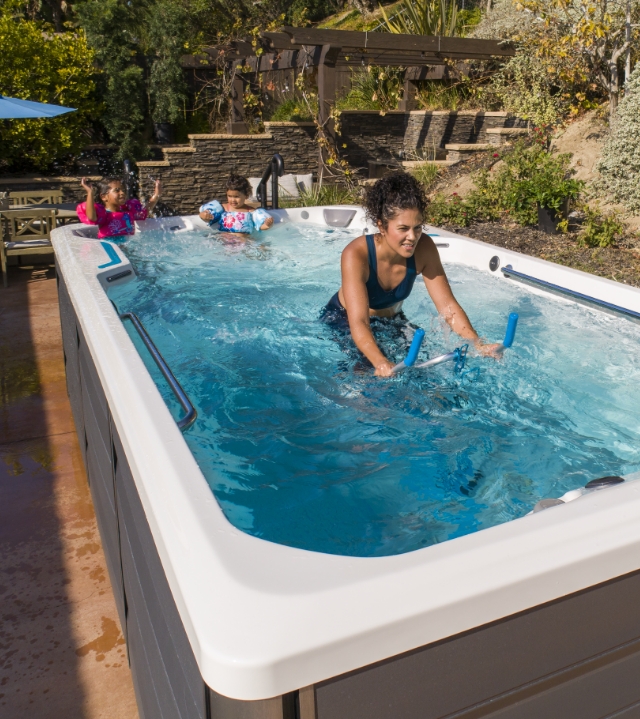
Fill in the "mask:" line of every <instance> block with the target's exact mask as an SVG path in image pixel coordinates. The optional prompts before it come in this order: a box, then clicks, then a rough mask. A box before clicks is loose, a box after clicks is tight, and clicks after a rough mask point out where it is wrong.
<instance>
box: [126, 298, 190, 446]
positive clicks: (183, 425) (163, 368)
mask: <svg viewBox="0 0 640 719" xmlns="http://www.w3.org/2000/svg"><path fill="white" fill-rule="evenodd" d="M120 319H121V320H130V321H131V324H132V325H133V326H134V327H135V328H136V332H137V333H138V334H139V335H140V339H141V340H142V341H143V342H144V346H145V347H146V348H147V349H148V350H149V354H150V355H151V356H152V357H153V361H154V362H155V363H156V365H158V369H159V370H160V372H162V376H163V377H164V378H165V379H166V380H167V384H168V385H169V387H171V391H172V392H173V394H174V395H175V396H176V399H177V400H178V402H180V404H181V406H182V409H183V410H184V411H185V412H186V413H187V414H186V415H185V416H184V417H183V418H182V419H181V420H180V421H178V422H176V424H177V425H178V427H179V428H180V429H181V430H182V431H183V432H184V430H185V429H187V428H189V427H191V425H192V424H193V423H194V422H195V421H196V417H197V416H198V413H197V412H196V408H195V407H194V406H193V405H192V404H191V400H190V399H189V398H188V397H187V395H186V393H185V391H184V390H183V389H182V387H181V386H180V383H179V382H178V380H177V379H176V378H175V377H174V375H173V372H172V371H171V370H170V369H169V365H168V364H167V363H166V361H165V359H164V357H163V356H162V355H161V354H160V351H159V350H158V348H157V347H156V346H155V345H154V344H153V340H152V339H151V337H149V334H148V332H147V330H146V329H145V328H144V325H143V324H142V322H140V319H139V318H138V316H137V315H136V314H134V313H133V312H124V313H123V314H121V315H120Z"/></svg>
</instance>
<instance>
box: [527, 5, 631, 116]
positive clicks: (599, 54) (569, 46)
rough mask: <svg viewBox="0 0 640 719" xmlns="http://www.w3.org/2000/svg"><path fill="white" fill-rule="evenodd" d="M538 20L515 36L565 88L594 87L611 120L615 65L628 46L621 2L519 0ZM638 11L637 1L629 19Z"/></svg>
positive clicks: (615, 96) (616, 90)
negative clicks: (599, 90)
mask: <svg viewBox="0 0 640 719" xmlns="http://www.w3.org/2000/svg"><path fill="white" fill-rule="evenodd" d="M521 6H522V7H523V8H524V9H525V10H526V11H529V12H531V13H533V14H534V16H535V17H536V19H537V20H538V22H534V23H532V24H531V25H530V26H529V30H528V32H527V34H526V36H525V35H522V36H520V38H519V39H520V40H521V41H522V42H523V43H525V44H526V46H527V49H528V51H530V52H532V53H533V54H535V56H536V57H538V58H539V59H540V60H541V61H542V62H543V63H544V65H545V67H546V68H547V69H548V71H549V72H550V73H551V74H556V75H557V76H558V77H559V79H560V80H561V81H562V82H563V84H564V85H565V86H567V85H569V86H570V85H579V84H582V85H584V84H587V83H589V82H592V83H596V84H597V85H599V86H600V87H601V88H602V90H603V91H604V92H605V94H606V95H608V97H609V115H610V118H611V119H613V116H614V114H615V111H616V108H617V106H618V98H619V94H620V73H619V69H618V64H619V61H620V60H621V58H623V57H624V56H625V54H626V52H627V50H628V49H629V47H630V45H631V42H632V37H630V38H629V39H627V37H625V35H626V32H627V27H628V21H627V16H626V7H627V2H626V0H591V1H590V2H589V3H586V2H582V1H581V0H522V5H521ZM638 14H639V7H638V3H637V1H636V2H634V3H633V4H632V6H631V16H632V18H633V17H634V16H635V17H637V16H638Z"/></svg>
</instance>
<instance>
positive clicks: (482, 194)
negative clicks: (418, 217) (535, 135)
mask: <svg viewBox="0 0 640 719" xmlns="http://www.w3.org/2000/svg"><path fill="white" fill-rule="evenodd" d="M570 157H571V156H570V155H553V154H551V153H549V152H547V151H546V150H545V149H544V147H543V145H542V144H539V143H535V144H533V145H527V144H526V143H524V142H523V141H520V142H518V143H517V144H516V145H515V146H514V148H513V149H512V150H511V151H510V152H507V153H506V154H505V155H504V156H503V158H502V159H503V164H502V166H500V167H499V168H498V169H496V170H494V171H493V172H492V171H489V170H483V171H481V172H480V173H478V174H477V175H476V176H475V178H474V180H475V183H476V188H475V189H474V190H473V191H472V192H471V193H469V195H467V197H466V198H465V199H464V200H462V199H461V198H459V197H457V196H455V195H454V196H453V197H451V198H449V199H447V198H444V197H440V198H438V199H437V200H436V201H434V202H433V203H432V204H431V205H430V207H429V211H428V218H429V221H430V222H432V223H433V224H438V223H442V222H444V224H457V225H459V226H460V227H465V226H467V225H468V224H469V223H470V222H472V221H473V220H496V219H499V218H507V217H508V218H511V219H513V220H514V221H515V222H517V223H518V224H520V225H523V226H524V225H535V224H536V223H537V221H538V205H542V206H544V207H548V208H550V209H553V210H556V212H559V213H560V212H561V210H562V206H563V204H564V202H565V200H567V199H568V200H572V199H575V198H576V197H578V195H579V194H580V191H581V190H582V188H583V186H584V183H583V182H581V181H578V180H573V179H571V178H570V177H569V174H570V170H569V160H570Z"/></svg>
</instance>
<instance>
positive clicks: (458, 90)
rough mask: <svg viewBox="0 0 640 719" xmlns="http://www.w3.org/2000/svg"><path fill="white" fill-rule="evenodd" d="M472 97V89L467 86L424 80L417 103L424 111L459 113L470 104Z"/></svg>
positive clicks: (420, 84) (417, 94) (421, 83)
mask: <svg viewBox="0 0 640 719" xmlns="http://www.w3.org/2000/svg"><path fill="white" fill-rule="evenodd" d="M470 97H471V93H470V88H469V87H468V86H467V85H466V84H464V83H455V84H448V83H446V82H443V81H442V80H423V81H422V82H420V83H419V85H418V92H417V93H416V101H417V102H418V104H419V105H420V108H421V109H422V110H450V111H451V112H457V111H458V110H461V109H462V108H463V107H464V106H465V104H467V103H468V101H469V99H470Z"/></svg>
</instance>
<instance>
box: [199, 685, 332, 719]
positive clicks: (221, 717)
mask: <svg viewBox="0 0 640 719" xmlns="http://www.w3.org/2000/svg"><path fill="white" fill-rule="evenodd" d="M209 710H210V714H209V717H210V718H211V719H299V716H298V714H297V712H296V696H295V693H294V692H292V693H291V694H285V695H283V696H279V697H274V698H273V699H263V700H260V701H253V702H245V701H239V700H237V699H228V698H227V697H224V696H222V695H221V694H217V693H216V692H214V691H213V690H212V689H209ZM209 717H207V719H209ZM345 719H346V717H345Z"/></svg>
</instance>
